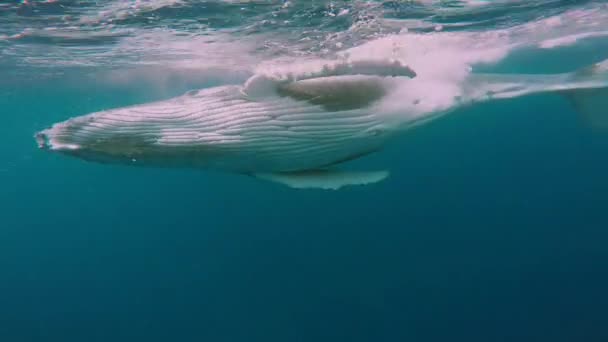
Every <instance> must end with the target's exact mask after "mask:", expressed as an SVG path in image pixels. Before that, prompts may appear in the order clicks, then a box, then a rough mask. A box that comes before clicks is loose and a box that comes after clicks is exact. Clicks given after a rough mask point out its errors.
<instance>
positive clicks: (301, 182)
mask: <svg viewBox="0 0 608 342" xmlns="http://www.w3.org/2000/svg"><path fill="white" fill-rule="evenodd" d="M388 175H389V173H388V171H340V170H307V171H298V172H283V173H258V174H255V177H257V178H259V179H264V180H268V181H272V182H276V183H280V184H283V185H287V186H289V187H291V188H295V189H324V190H338V189H340V188H342V187H344V186H347V185H367V184H373V183H377V182H380V181H382V180H384V179H385V178H386V177H388Z"/></svg>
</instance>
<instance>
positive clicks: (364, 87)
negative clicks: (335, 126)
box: [277, 75, 388, 111]
mask: <svg viewBox="0 0 608 342" xmlns="http://www.w3.org/2000/svg"><path fill="white" fill-rule="evenodd" d="M387 88H388V84H387V83H386V79H385V78H382V77H378V76H362V75H354V76H353V75H349V76H331V77H319V78H315V79H308V80H302V81H295V82H291V83H287V84H282V85H280V86H279V87H277V92H278V94H279V95H281V96H285V97H290V98H292V99H294V100H298V101H307V102H309V103H311V104H314V105H320V106H323V107H324V108H325V109H326V110H330V111H342V110H351V109H358V108H363V107H367V106H369V105H370V104H371V103H373V102H375V101H377V100H379V99H381V98H382V97H383V96H385V95H386V93H387Z"/></svg>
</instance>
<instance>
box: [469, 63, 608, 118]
mask: <svg viewBox="0 0 608 342" xmlns="http://www.w3.org/2000/svg"><path fill="white" fill-rule="evenodd" d="M465 93H466V99H467V100H468V101H470V102H480V101H487V100H492V99H508V98H514V97H520V96H525V95H530V94H536V93H558V94H560V95H563V96H565V97H566V98H567V99H569V100H570V101H571V103H572V104H573V105H574V107H575V109H576V110H577V112H578V113H579V114H580V115H581V116H582V117H583V118H584V119H585V120H586V121H587V122H588V123H589V124H590V125H592V126H593V127H596V128H605V129H608V59H607V60H604V61H602V62H599V63H595V64H593V65H591V66H587V67H584V68H581V69H579V70H576V71H574V72H569V73H563V74H554V75H520V74H474V75H472V76H471V77H470V79H469V82H468V84H467V85H466V87H465Z"/></svg>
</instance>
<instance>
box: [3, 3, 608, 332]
mask: <svg viewBox="0 0 608 342" xmlns="http://www.w3.org/2000/svg"><path fill="white" fill-rule="evenodd" d="M24 3H25V5H24ZM126 3H127V2H124V3H122V2H118V1H117V2H111V1H105V2H104V1H97V2H95V1H45V2H34V1H30V2H7V3H3V4H2V5H1V6H0V10H2V12H0V13H1V15H0V36H2V34H4V38H2V39H0V58H1V59H0V64H1V65H0V73H1V74H0V78H1V79H0V108H1V110H0V113H2V119H3V121H2V125H1V126H0V127H1V128H0V132H2V137H3V138H2V139H3V141H4V144H3V147H2V148H0V184H1V186H2V191H0V341H7V342H22V341H24V342H25V341H27V342H29V341H62V342H69V341H265V342H267V341H480V342H481V341H552V342H556V341H587V342H593V341H598V342H600V341H608V313H607V312H606V307H608V294H607V292H606V289H607V288H608V248H606V246H607V245H608V216H607V215H606V209H608V198H607V196H608V177H607V176H606V175H608V154H606V151H607V150H608V133H607V132H605V131H604V130H602V129H598V128H595V127H592V126H591V125H590V124H589V122H588V121H587V120H586V119H585V118H584V117H581V115H579V113H577V112H576V110H575V108H574V107H573V106H572V104H571V103H570V102H568V101H567V99H565V98H562V97H560V96H558V95H554V94H551V95H546V94H544V95H535V96H530V97H526V98H518V99H510V100H505V101H500V102H489V103H486V104H483V105H479V106H476V107H474V108H471V109H463V110H458V111H456V112H455V113H453V114H451V115H448V116H446V117H445V118H442V119H440V120H438V121H436V122H433V123H432V124H429V125H425V126H422V127H420V128H417V129H415V130H412V131H410V132H408V134H405V135H404V136H403V137H401V138H400V139H399V140H398V141H396V142H395V143H393V144H391V145H390V146H388V147H387V148H386V150H384V151H382V152H381V153H378V154H374V155H372V156H370V157H368V158H366V159H363V160H360V161H356V162H355V164H354V165H360V166H362V165H364V166H369V167H372V166H373V167H375V168H378V167H381V168H388V169H390V170H391V174H392V175H391V177H390V178H389V179H387V180H386V181H384V182H381V183H378V184H375V185H371V186H363V187H349V188H345V189H342V190H339V191H317V190H310V191H308V190H304V191H302V190H294V189H290V188H287V187H282V186H280V185H275V184H271V183H267V182H262V181H258V180H255V179H252V178H249V177H243V176H238V175H231V174H224V173H219V172H206V171H199V170H181V169H177V170H171V169H152V168H150V169H148V168H130V167H126V166H113V165H101V164H96V163H89V162H84V161H81V160H77V159H73V158H68V157H66V156H61V155H55V154H51V153H48V152H46V151H42V150H39V149H38V148H37V146H36V143H35V141H34V139H33V135H34V133H35V132H36V131H39V130H40V129H43V128H45V127H48V126H49V125H51V124H52V123H54V122H57V121H62V120H65V119H67V118H69V117H73V116H76V115H81V114H85V113H90V112H93V111H97V110H102V109H108V108H114V107H119V106H124V105H129V104H133V103H142V102H147V101H153V100H157V99H161V98H169V97H171V96H175V95H178V94H181V93H183V92H184V91H187V90H189V89H191V88H193V87H203V86H210V85H216V84H220V83H223V82H228V81H235V82H240V81H241V79H242V78H243V77H244V76H243V75H242V74H241V73H240V71H239V72H236V71H235V72H234V73H231V74H225V73H221V72H220V73H213V75H212V76H207V77H204V78H200V79H199V78H198V75H199V74H198V73H192V72H189V71H188V72H182V71H181V70H182V69H180V65H178V66H176V65H174V64H171V63H172V62H174V61H176V60H177V61H179V62H183V61H184V60H185V59H188V60H189V61H193V63H194V65H197V66H204V65H206V63H210V62H209V61H210V60H211V57H209V55H213V56H212V57H215V58H217V59H219V60H222V59H229V58H230V57H234V58H238V63H237V62H235V64H238V65H242V64H239V63H240V62H241V61H242V59H241V58H243V57H244V56H243V55H238V56H237V53H236V51H233V50H231V49H232V48H234V47H235V46H236V47H238V48H239V49H240V48H242V47H243V46H245V45H246V44H247V42H248V41H254V40H255V39H259V38H260V37H262V39H264V41H265V42H266V44H265V45H264V46H263V48H261V47H260V46H256V49H254V50H253V51H254V52H255V53H254V52H252V53H251V55H253V56H256V57H255V58H259V59H261V60H268V59H269V58H270V56H283V57H285V56H287V57H290V58H291V57H293V58H296V57H297V56H317V55H321V54H328V53H331V51H326V49H327V48H326V47H325V46H321V45H322V44H317V43H318V42H320V41H324V42H327V41H330V42H331V44H332V46H334V47H335V46H336V43H341V44H339V45H338V47H339V48H342V47H344V48H345V47H350V46H358V45H360V44H362V43H364V42H369V41H373V40H375V39H379V38H381V37H383V36H384V35H389V34H399V33H401V34H403V27H407V25H412V26H411V27H409V30H408V33H407V34H418V35H420V36H421V37H427V36H429V37H434V35H436V34H439V33H445V32H447V33H449V32H454V34H459V33H460V32H465V33H466V32H481V31H491V30H498V29H509V28H517V27H520V26H518V25H526V23H534V22H537V21H540V20H542V19H545V18H547V17H549V18H551V17H552V16H560V15H568V13H579V12H584V11H586V10H590V8H591V11H601V12H603V11H608V9H607V8H606V7H602V6H603V4H602V3H600V2H583V1H580V2H578V1H539V2H499V3H496V4H487V3H483V2H482V1H478V2H477V3H476V4H474V3H475V2H473V1H470V2H457V1H451V2H432V1H428V2H420V3H415V2H410V1H408V2H394V1H393V2H377V3H374V2H337V1H333V2H332V1H323V2H322V1H306V2H304V1H303V2H295V1H294V2H284V1H276V2H275V1H259V2H236V1H232V2H228V1H226V2H204V1H201V2H194V1H150V2H129V4H127V5H124V4H126ZM479 3H482V4H479ZM286 4H287V5H286ZM594 6H599V7H597V8H596V7H594ZM598 8H599V10H598ZM340 13H342V14H340ZM594 13H595V12H594ZM273 18H274V19H273ZM370 18H371V19H370ZM378 18H382V19H386V21H385V22H382V21H380V20H379V19H378ZM389 19H390V20H389ZM414 19H415V20H417V21H416V23H415V25H414V24H411V23H412V20H414ZM264 20H267V22H266V23H264V22H263V21H264ZM361 22H364V24H360V23H361ZM358 23H359V24H358ZM451 24H453V25H451ZM603 24H604V25H605V23H603ZM45 25H47V26H53V27H56V29H55V30H48V27H47V29H46V30H45V29H44V28H43V26H45ZM78 25H80V26H78ZM172 25H173V26H172ZM197 25H202V26H197ZM357 25H363V28H360V26H357ZM437 25H442V26H441V27H440V28H438V26H437ZM427 26H428V27H427ZM74 27H76V28H74ZM574 27H575V28H577V27H582V24H580V25H579V24H576V25H574ZM39 30H43V31H39ZM104 30H106V31H104ZM197 30H200V31H197ZM57 31H59V32H61V34H56V32H57ZM102 31H103V35H101V36H100V37H98V38H91V39H90V40H87V39H84V38H86V37H92V36H93V35H94V34H97V33H99V32H102ZM439 31H441V32H439ZM599 31H600V30H599V29H594V30H593V32H599ZM49 32H51V33H52V34H50V33H49ZM184 32H190V33H192V32H195V33H196V35H194V36H188V37H187V38H188V39H185V41H184V42H183V44H182V45H180V46H179V48H178V47H176V45H165V44H170V43H171V41H173V39H172V38H171V39H167V35H168V36H169V37H174V38H175V39H176V40H177V39H179V37H182V36H183V35H184ZM579 33H580V32H579ZM583 33H585V32H583ZM224 35H228V36H229V37H231V38H224V37H225V36H224ZM539 35H540V33H539ZM75 37H76V38H75ZM83 37H84V38H83ZM139 37H145V38H142V39H143V41H144V43H145V44H143V45H138V44H140V43H141V41H140V40H138V39H139ZM193 37H194V38H193ZM199 37H202V38H200V39H202V40H196V39H198V38H199ZM233 37H237V38H238V39H236V40H231V39H233ZM307 37H308V38H310V39H304V38H307ZM195 38H196V39H195ZM221 39H227V40H226V42H227V43H226V45H222V46H221V49H217V50H215V48H214V47H213V46H214V45H213V44H214V43H216V42H217V41H219V40H221ZM256 41H257V40H256ZM168 46H170V47H168ZM129 47H132V49H131V50H129ZM605 47H606V41H605V38H604V37H600V35H597V36H595V38H592V39H590V40H581V41H579V42H578V44H576V45H568V46H562V47H557V48H555V49H549V50H543V51H540V50H538V51H537V50H533V51H530V50H525V49H524V50H522V51H521V52H515V53H513V54H511V55H510V57H508V58H506V59H504V60H503V61H502V62H501V64H500V65H498V66H497V67H496V70H506V71H512V72H562V71H565V70H569V69H572V68H574V67H579V66H583V65H587V64H589V63H593V62H597V61H599V60H601V59H605V58H608V52H606V51H607V50H605V49H604V48H605ZM212 48H213V49H214V50H213V51H212V52H213V53H210V52H209V51H208V49H212ZM164 50H171V51H169V52H171V53H169V54H163V52H164ZM177 50H179V51H178V52H176V51H177ZM329 50H331V49H329ZM165 52H166V51H165ZM173 53H175V55H174V54H173ZM231 53H234V54H235V55H229V54H231ZM446 56H447V55H446ZM186 57H187V58H186ZM154 61H157V62H158V63H156V64H150V62H154ZM72 62H73V63H72ZM140 62H141V63H140ZM222 63H226V65H230V62H229V61H223V62H222ZM141 65H144V66H145V68H144V69H143V71H142V72H138V71H137V70H140V69H138V68H140V67H141ZM191 68H192V64H188V66H187V68H186V70H192V69H191ZM227 68H228V69H230V70H234V68H233V67H227ZM195 69H196V68H195ZM134 70H135V71H134ZM243 73H244V74H247V72H246V71H243ZM108 75H110V76H108ZM116 75H119V76H121V77H118V78H117V77H116ZM116 79H119V81H116ZM108 80H112V81H108Z"/></svg>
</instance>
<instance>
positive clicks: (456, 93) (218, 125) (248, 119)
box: [35, 59, 608, 189]
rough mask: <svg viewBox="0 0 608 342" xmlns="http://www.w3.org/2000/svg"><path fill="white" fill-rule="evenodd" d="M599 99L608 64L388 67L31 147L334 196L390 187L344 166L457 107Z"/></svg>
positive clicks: (85, 120) (75, 130)
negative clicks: (458, 69) (549, 68)
mask: <svg viewBox="0 0 608 342" xmlns="http://www.w3.org/2000/svg"><path fill="white" fill-rule="evenodd" d="M452 76H453V75H452ZM606 88H608V60H606V61H603V62H600V63H597V64H594V65H591V66H588V67H586V68H583V69H580V70H575V71H572V72H569V73H561V74H549V75H537V74H534V75H522V74H483V73H479V74H478V73H474V72H466V73H463V74H462V75H461V76H459V77H440V76H438V75H424V74H417V73H416V70H413V69H412V68H410V67H408V66H407V65H405V64H403V63H401V62H399V61H393V60H372V59H369V60H358V61H352V60H350V61H345V60H343V61H338V62H327V63H325V64H323V65H322V66H320V67H319V68H318V69H317V70H313V71H310V72H301V73H296V74H293V73H286V74H285V73H284V74H280V73H279V74H270V73H257V74H254V75H253V76H251V77H250V78H249V79H248V80H247V81H246V82H245V83H244V84H242V85H222V86H217V87H212V88H204V89H200V90H193V91H189V92H187V93H185V94H183V95H181V96H177V97H174V98H171V99H168V100H162V101H157V102H152V103H144V104H138V105H133V106H128V107H123V108H116V109H111V110H105V111H100V112H95V113H91V114H87V115H83V116H78V117H74V118H71V119H69V120H67V121H63V122H59V123H56V124H54V125H52V126H51V127H50V128H48V129H45V130H42V131H40V132H38V133H36V134H35V139H36V141H37V143H38V146H39V147H40V148H42V149H45V150H49V151H52V152H59V153H62V154H66V155H70V156H74V157H78V158H81V159H84V160H91V161H96V162H104V163H123V164H128V165H135V166H150V167H186V168H200V169H213V170H220V171H225V172H232V173H238V174H243V175H250V176H254V177H257V178H259V179H264V180H267V181H272V182H276V183H280V184H284V185H287V186H290V187H292V188H320V189H339V188H342V187H343V186H347V185H363V184H371V183H376V182H379V181H381V180H383V179H385V178H386V177H387V176H388V175H389V173H388V171H385V170H380V171H351V170H347V169H344V167H343V165H342V164H343V163H346V162H348V161H351V160H354V159H357V158H360V157H363V156H366V155H368V154H371V153H374V152H377V151H379V150H381V149H382V147H383V146H385V145H386V144H387V143H388V142H389V141H390V139H391V138H393V137H395V136H396V135H398V134H402V133H403V132H406V131H407V130H408V129H410V128H412V127H415V126H419V125H421V124H425V123H428V122H430V121H432V120H434V119H436V118H438V117H441V116H443V115H445V114H447V113H450V112H453V111H454V110H456V109H458V108H461V107H463V106H472V105H475V104H476V103H480V102H484V101H491V100H496V99H506V98H513V97H519V96H525V95H529V94H533V93H542V92H556V93H559V94H562V95H564V96H566V97H568V98H569V99H571V100H572V103H573V104H575V107H576V108H577V109H578V110H579V111H580V112H581V113H582V114H585V115H589V116H599V115H603V114H604V113H601V112H603V111H605V110H606V108H607V107H606V105H607V104H608V91H607V90H606Z"/></svg>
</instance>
